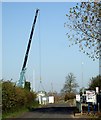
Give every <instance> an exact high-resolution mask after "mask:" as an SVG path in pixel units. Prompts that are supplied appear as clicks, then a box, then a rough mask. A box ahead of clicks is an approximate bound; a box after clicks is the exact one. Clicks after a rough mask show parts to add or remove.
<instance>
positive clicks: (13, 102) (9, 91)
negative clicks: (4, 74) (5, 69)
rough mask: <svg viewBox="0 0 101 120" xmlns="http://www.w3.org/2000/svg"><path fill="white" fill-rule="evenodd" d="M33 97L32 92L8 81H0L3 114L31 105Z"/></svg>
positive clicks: (34, 95) (33, 100)
mask: <svg viewBox="0 0 101 120" xmlns="http://www.w3.org/2000/svg"><path fill="white" fill-rule="evenodd" d="M35 98H36V94H35V93H34V92H31V91H28V90H26V89H24V88H20V87H17V86H15V85H14V84H13V83H12V82H10V81H3V82H2V112H3V113H4V114H5V113H9V112H14V111H17V110H20V109H21V108H29V107H31V106H32V105H33V103H34V102H35Z"/></svg>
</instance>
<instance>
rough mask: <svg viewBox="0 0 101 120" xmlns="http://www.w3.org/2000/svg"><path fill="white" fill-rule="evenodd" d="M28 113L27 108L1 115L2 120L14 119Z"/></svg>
mask: <svg viewBox="0 0 101 120" xmlns="http://www.w3.org/2000/svg"><path fill="white" fill-rule="evenodd" d="M28 111H29V110H28V109H27V108H22V109H20V110H18V111H15V112H9V113H4V114H2V119H3V118H16V117H18V116H20V115H21V114H23V113H25V112H28Z"/></svg>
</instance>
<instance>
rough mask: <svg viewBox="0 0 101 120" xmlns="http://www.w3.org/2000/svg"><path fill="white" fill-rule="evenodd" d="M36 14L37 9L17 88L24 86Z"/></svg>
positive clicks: (37, 10)
mask: <svg viewBox="0 0 101 120" xmlns="http://www.w3.org/2000/svg"><path fill="white" fill-rule="evenodd" d="M38 12H39V9H36V13H35V18H34V22H33V25H32V29H31V33H30V38H29V42H28V46H27V50H26V54H25V57H24V62H23V66H22V70H21V72H20V78H19V80H18V82H17V86H19V87H24V84H25V72H26V64H27V61H28V54H29V50H30V46H31V42H32V36H33V33H34V29H35V23H36V20H37V16H38Z"/></svg>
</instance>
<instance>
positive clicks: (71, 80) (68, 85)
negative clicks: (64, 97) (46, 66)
mask: <svg viewBox="0 0 101 120" xmlns="http://www.w3.org/2000/svg"><path fill="white" fill-rule="evenodd" d="M77 87H79V86H78V84H77V83H76V77H75V76H74V74H73V73H69V74H68V76H66V81H65V84H64V87H63V89H62V90H61V92H62V93H75V92H76V88H77Z"/></svg>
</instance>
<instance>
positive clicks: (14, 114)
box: [2, 102, 39, 120]
mask: <svg viewBox="0 0 101 120" xmlns="http://www.w3.org/2000/svg"><path fill="white" fill-rule="evenodd" d="M38 107H39V104H38V102H34V104H33V105H32V106H31V107H30V108H21V109H19V110H16V111H14V112H9V113H3V114H2V120H3V119H4V118H17V117H19V116H21V115H22V114H24V113H25V112H28V111H29V110H30V109H31V108H38Z"/></svg>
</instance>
